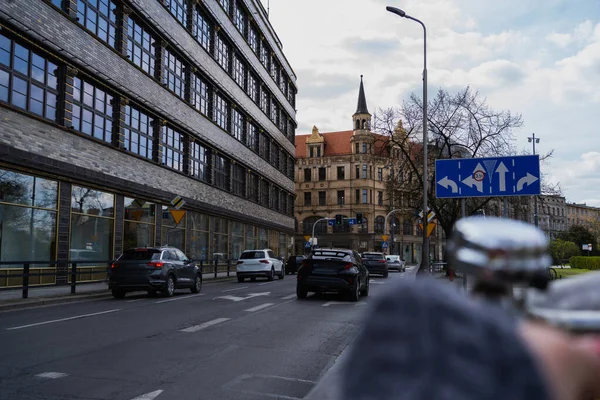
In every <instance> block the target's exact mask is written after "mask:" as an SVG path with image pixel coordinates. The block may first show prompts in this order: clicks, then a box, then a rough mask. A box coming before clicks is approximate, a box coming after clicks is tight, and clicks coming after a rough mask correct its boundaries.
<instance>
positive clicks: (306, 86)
mask: <svg viewBox="0 0 600 400" xmlns="http://www.w3.org/2000/svg"><path fill="white" fill-rule="evenodd" d="M296 73H297V75H298V82H297V83H298V87H299V91H301V92H302V93H301V95H302V98H309V99H312V100H315V99H319V100H322V99H331V98H337V97H338V96H339V95H341V94H344V93H347V92H348V91H349V90H350V88H351V87H352V86H356V87H358V82H359V80H360V78H359V77H358V76H356V77H351V76H349V74H334V73H320V72H316V71H312V70H308V69H301V70H298V71H296Z"/></svg>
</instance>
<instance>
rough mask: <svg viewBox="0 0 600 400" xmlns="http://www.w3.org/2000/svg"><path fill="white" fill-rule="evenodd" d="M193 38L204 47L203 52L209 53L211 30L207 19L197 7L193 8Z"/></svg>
mask: <svg viewBox="0 0 600 400" xmlns="http://www.w3.org/2000/svg"><path fill="white" fill-rule="evenodd" d="M193 34H194V37H195V38H196V40H197V41H198V43H200V46H202V47H204V50H206V51H210V40H211V35H212V30H211V26H210V23H209V22H208V19H207V18H206V16H205V15H204V13H203V12H202V11H200V9H199V8H198V7H194V31H193Z"/></svg>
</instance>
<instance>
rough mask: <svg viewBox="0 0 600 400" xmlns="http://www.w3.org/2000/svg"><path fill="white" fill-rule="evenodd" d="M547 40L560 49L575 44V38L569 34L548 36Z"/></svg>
mask: <svg viewBox="0 0 600 400" xmlns="http://www.w3.org/2000/svg"><path fill="white" fill-rule="evenodd" d="M546 40H548V41H549V42H552V43H554V44H555V45H557V46H558V47H567V46H568V45H570V44H571V43H572V42H573V36H572V35H571V34H569V33H551V34H549V35H548V36H546Z"/></svg>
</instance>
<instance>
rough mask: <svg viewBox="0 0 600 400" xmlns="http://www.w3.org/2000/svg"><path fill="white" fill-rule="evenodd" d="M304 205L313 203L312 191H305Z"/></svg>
mask: <svg viewBox="0 0 600 400" xmlns="http://www.w3.org/2000/svg"><path fill="white" fill-rule="evenodd" d="M304 205H305V206H311V205H312V193H311V192H304Z"/></svg>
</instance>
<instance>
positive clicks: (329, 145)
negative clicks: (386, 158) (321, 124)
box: [295, 131, 388, 158]
mask: <svg viewBox="0 0 600 400" xmlns="http://www.w3.org/2000/svg"><path fill="white" fill-rule="evenodd" d="M353 133H354V131H338V132H322V133H321V135H323V139H324V140H325V154H324V155H323V156H324V157H328V156H339V155H348V154H352V147H351V146H352V145H351V142H350V138H351V137H352V134H353ZM373 136H375V138H376V139H380V140H376V141H375V151H376V153H375V154H381V153H380V151H381V149H382V148H383V150H384V153H383V154H387V149H385V146H386V144H387V142H388V138H387V137H386V136H384V135H379V134H377V133H374V134H373ZM309 137H310V135H298V136H296V138H295V142H296V158H304V157H306V140H307V139H308V138H309Z"/></svg>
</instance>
